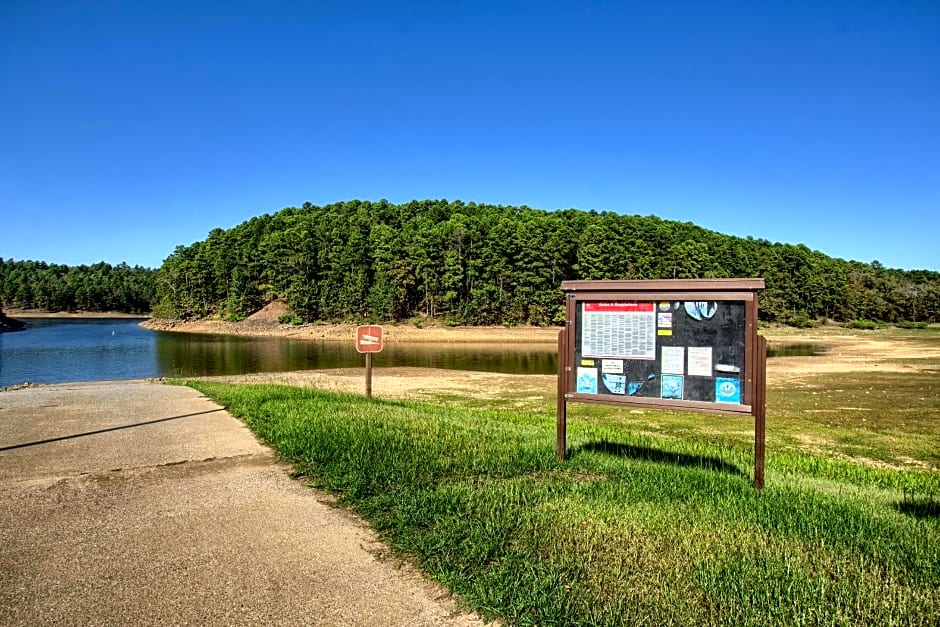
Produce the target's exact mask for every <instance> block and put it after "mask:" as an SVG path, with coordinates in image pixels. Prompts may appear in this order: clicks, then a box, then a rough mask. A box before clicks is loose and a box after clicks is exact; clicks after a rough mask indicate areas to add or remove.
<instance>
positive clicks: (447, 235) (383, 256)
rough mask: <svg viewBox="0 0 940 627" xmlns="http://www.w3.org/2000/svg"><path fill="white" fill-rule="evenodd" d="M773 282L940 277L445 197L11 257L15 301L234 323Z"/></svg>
mask: <svg viewBox="0 0 940 627" xmlns="http://www.w3.org/2000/svg"><path fill="white" fill-rule="evenodd" d="M712 277H722V278H725V277H763V278H764V279H766V282H767V289H766V290H764V291H763V292H762V293H761V295H760V308H761V318H762V319H764V320H767V321H776V322H782V323H785V324H792V325H797V326H806V325H809V324H812V323H813V322H814V321H817V320H825V319H829V320H836V321H858V320H865V321H884V322H892V323H897V322H905V321H909V322H937V321H938V320H940V272H933V271H926V270H911V271H906V270H895V269H888V268H884V267H882V266H881V264H879V263H878V262H877V261H875V262H872V263H862V262H858V261H845V260H842V259H833V258H831V257H828V256H826V255H824V254H823V253H821V252H818V251H812V250H810V249H808V248H807V247H806V246H802V245H792V244H780V243H771V242H769V241H766V240H758V239H752V238H740V237H732V236H728V235H722V234H720V233H716V232H714V231H709V230H706V229H703V228H701V227H698V226H696V225H694V224H692V223H689V222H674V221H669V220H662V219H659V218H657V217H655V216H648V217H642V216H630V215H619V214H615V213H610V212H603V213H599V212H595V211H580V210H574V209H569V210H564V211H542V210H538V209H531V208H529V207H524V206H523V207H507V206H494V205H478V204H475V203H463V202H460V201H453V202H448V201H446V200H425V201H414V202H410V203H407V204H402V205H394V204H391V203H388V202H385V201H380V202H366V201H355V200H354V201H350V202H344V203H337V204H332V205H327V206H324V207H318V206H314V205H311V204H309V203H307V204H305V205H304V206H303V207H300V208H294V207H291V208H287V209H283V210H282V211H279V212H277V213H275V214H273V215H268V214H265V215H262V216H259V217H256V218H252V219H251V220H248V221H247V222H244V223H242V224H240V225H238V226H236V227H234V228H231V229H228V230H222V229H215V230H213V231H212V232H210V233H209V235H208V237H207V238H206V239H205V240H203V241H199V242H196V243H193V244H191V245H189V246H178V247H177V248H176V250H174V251H173V253H172V254H171V255H170V256H169V257H167V259H166V260H165V261H164V263H163V266H162V267H161V268H160V269H159V270H157V271H153V270H149V269H145V268H136V267H135V268H129V267H127V266H126V265H123V264H122V265H120V266H117V267H111V266H109V265H108V264H95V265H93V266H78V267H73V268H69V267H67V266H56V265H47V264H44V263H42V262H32V261H27V262H14V261H10V260H8V261H6V262H3V263H0V298H2V300H3V303H5V304H6V305H7V306H8V307H35V308H41V309H47V310H53V311H57V310H89V311H99V310H102V311H103V310H111V311H127V312H146V311H150V310H151V309H152V310H153V312H154V314H155V315H158V316H163V317H172V318H183V319H192V318H202V317H206V316H219V317H223V318H226V319H230V320H238V319H241V318H244V317H245V316H248V315H250V314H251V313H253V312H254V311H257V310H258V309H260V308H261V307H263V306H264V305H265V304H267V303H268V302H271V301H272V300H274V299H277V298H280V299H283V300H285V301H286V302H287V304H288V306H289V308H290V311H291V312H292V314H291V316H290V317H291V318H292V319H293V320H294V321H319V320H323V321H340V320H343V321H400V320H408V319H413V318H431V319H435V320H438V321H441V322H444V323H447V324H470V325H481V324H510V325H511V324H534V325H550V324H557V323H559V322H560V320H561V319H562V298H561V292H560V290H559V284H560V283H561V281H563V280H566V279H654V278H712Z"/></svg>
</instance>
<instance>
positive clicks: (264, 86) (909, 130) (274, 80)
mask: <svg viewBox="0 0 940 627" xmlns="http://www.w3.org/2000/svg"><path fill="white" fill-rule="evenodd" d="M355 198H358V199H363V200H379V199H381V198H385V199H388V200H389V201H392V202H396V203H399V202H407V201H409V200H412V199H415V198H417V199H424V198H447V199H449V200H454V199H461V200H464V201H467V202H469V201H475V202H478V203H493V204H504V205H522V204H525V205H528V206H530V207H536V208H540V209H558V208H569V207H575V208H579V209H597V210H610V211H616V212H618V213H626V214H640V215H649V214H656V215H658V216H660V217H662V218H664V219H670V220H681V221H691V222H695V223H696V224H699V225H701V226H703V227H706V228H709V229H713V230H715V231H719V232H722V233H728V234H734V235H740V236H747V235H751V236H753V237H756V238H765V239H768V240H771V241H780V242H787V243H794V244H797V243H803V244H806V245H807V246H809V247H810V248H812V249H816V250H821V251H823V252H824V253H826V254H828V255H831V256H833V257H840V258H843V259H857V260H860V261H866V262H870V261H872V260H874V259H877V260H879V261H881V262H882V263H883V264H884V265H885V266H888V267H893V268H906V269H932V270H940V1H938V0H931V1H922V2H917V1H905V0H893V1H891V2H866V1H863V0H849V1H846V2H827V1H826V0H816V1H810V2H764V1H760V0H746V1H741V2H720V1H719V2H700V1H690V2H669V1H665V2H643V3H640V2H626V1H625V2H574V1H572V2H564V3H562V2H535V1H532V2H515V1H502V0H493V1H488V2H470V1H464V2H460V1H442V2H411V1H407V0H402V1H381V2H355V1H350V2H346V1H336V2H313V1H311V2H286V1H282V2H277V1H272V2H260V1H259V2H238V1H232V2H227V1H226V2H205V1H186V2H176V1H175V0H161V1H160V2H144V1H135V0H128V1H126V2H116V1H108V0H101V1H95V2H91V1H82V0H71V1H61V2H56V1H49V2H41V1H38V0H0V257H3V258H7V259H9V258H13V259H41V260H45V261H49V262H55V263H65V264H69V265H74V264H83V263H94V262H96V261H101V260H103V261H107V262H109V263H112V264H116V263H119V262H122V261H126V262H127V263H129V264H131V265H144V266H150V267H157V266H159V265H160V264H161V263H162V261H163V259H164V258H165V257H166V256H167V255H169V254H170V253H171V252H172V251H173V249H174V247H175V246H176V245H178V244H190V243H192V242H194V241H197V240H201V239H204V238H205V237H206V235H207V234H208V232H209V230H211V229H212V228H214V227H222V228H229V227H232V226H235V225H236V224H239V223H240V222H243V221H244V220H247V219H248V218H250V217H252V216H255V215H260V214H263V213H273V212H275V211H278V210H279V209H281V208H283V207H286V206H299V205H301V204H302V203H304V202H305V201H309V202H312V203H314V204H317V205H323V204H328V203H331V202H336V201H342V200H351V199H355Z"/></svg>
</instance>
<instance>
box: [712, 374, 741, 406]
mask: <svg viewBox="0 0 940 627" xmlns="http://www.w3.org/2000/svg"><path fill="white" fill-rule="evenodd" d="M715 402H716V403H736V404H739V405H740V404H741V380H740V379H732V378H730V377H718V378H717V379H715Z"/></svg>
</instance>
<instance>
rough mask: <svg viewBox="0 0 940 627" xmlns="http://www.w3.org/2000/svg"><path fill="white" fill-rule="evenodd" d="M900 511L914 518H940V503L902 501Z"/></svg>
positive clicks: (932, 501) (897, 504)
mask: <svg viewBox="0 0 940 627" xmlns="http://www.w3.org/2000/svg"><path fill="white" fill-rule="evenodd" d="M895 505H896V507H897V508H898V511H899V512H901V513H902V514H907V515H908V516H913V517H914V518H940V501H934V500H932V499H931V500H929V501H906V500H905V501H900V502H898V503H896V504H895Z"/></svg>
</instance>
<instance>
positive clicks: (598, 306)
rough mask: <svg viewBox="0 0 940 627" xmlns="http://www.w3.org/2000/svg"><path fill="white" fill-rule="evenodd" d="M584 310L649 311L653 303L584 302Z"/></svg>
mask: <svg viewBox="0 0 940 627" xmlns="http://www.w3.org/2000/svg"><path fill="white" fill-rule="evenodd" d="M584 311H587V312H591V313H650V312H651V311H653V303H652V301H650V302H644V301H639V302H638V301H635V300H625V301H620V302H608V303H605V302H594V303H584Z"/></svg>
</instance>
